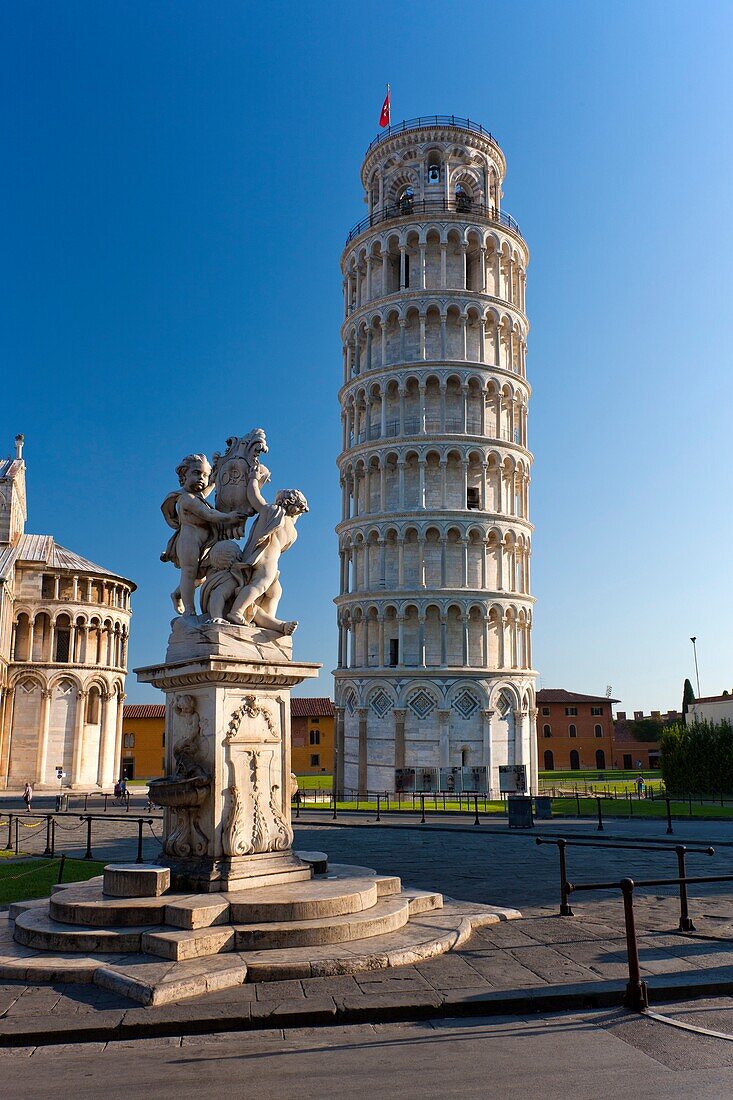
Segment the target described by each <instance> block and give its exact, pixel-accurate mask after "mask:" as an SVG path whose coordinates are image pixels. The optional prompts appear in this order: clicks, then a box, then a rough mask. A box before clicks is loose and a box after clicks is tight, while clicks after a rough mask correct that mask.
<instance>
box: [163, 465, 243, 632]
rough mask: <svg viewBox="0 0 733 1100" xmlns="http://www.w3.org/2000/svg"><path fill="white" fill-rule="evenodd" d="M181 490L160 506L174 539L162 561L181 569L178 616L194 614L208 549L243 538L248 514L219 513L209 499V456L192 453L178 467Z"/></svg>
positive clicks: (176, 593) (174, 595)
mask: <svg viewBox="0 0 733 1100" xmlns="http://www.w3.org/2000/svg"><path fill="white" fill-rule="evenodd" d="M176 473H177V474H178V480H179V482H180V485H181V488H180V489H179V490H177V491H176V492H174V493H169V494H168V496H167V497H166V498H165V500H164V501H163V503H162V504H161V511H162V512H163V515H164V516H165V519H166V523H168V525H169V526H170V527H172V528H173V529H174V531H175V534H174V535H172V536H171V538H170V540H169V542H168V545H167V546H166V548H165V550H164V552H163V553H162V554H161V555H160V560H161V561H172V562H173V564H174V565H176V566H178V568H179V569H180V570H181V580H180V583H179V585H178V587H177V588H176V589H175V591H174V592H172V593H171V599H172V600H173V606H174V607H175V609H176V611H177V612H178V614H179V615H195V614H196V604H195V599H194V597H195V593H196V586H197V585H198V584H200V583H201V581H202V579H203V577H204V576H205V575H206V571H207V556H208V551H209V547H211V546H212V545H213V544H214V543H215V542H217V541H218V540H219V539H221V538H232V537H233V538H241V537H242V531H243V524H244V520H245V518H246V513H245V512H242V511H236V512H218V511H217V510H216V508H212V506H211V505H210V504H209V503H208V501H207V500H206V497H207V496H208V495H209V494H210V493H211V491H212V489H213V488H214V484H213V481H212V480H211V466H210V465H209V462H208V459H207V458H206V455H200V454H191V455H186V457H185V458H184V459H183V460H182V461H181V463H180V464H179V465H178V466H177V467H176Z"/></svg>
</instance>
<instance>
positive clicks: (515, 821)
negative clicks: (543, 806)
mask: <svg viewBox="0 0 733 1100" xmlns="http://www.w3.org/2000/svg"><path fill="white" fill-rule="evenodd" d="M506 806H507V814H508V816H509V828H510V829H532V828H533V827H534V818H533V816H532V799H531V798H526V797H514V798H512V797H509V798H507V800H506Z"/></svg>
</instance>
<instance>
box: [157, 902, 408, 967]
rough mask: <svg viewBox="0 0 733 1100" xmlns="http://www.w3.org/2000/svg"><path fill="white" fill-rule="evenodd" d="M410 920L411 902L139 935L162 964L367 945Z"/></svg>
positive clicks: (162, 930)
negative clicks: (233, 953) (353, 942)
mask: <svg viewBox="0 0 733 1100" xmlns="http://www.w3.org/2000/svg"><path fill="white" fill-rule="evenodd" d="M409 918H410V901H409V899H407V898H403V897H394V898H385V899H384V900H383V901H378V902H377V903H376V904H375V905H373V906H372V907H371V909H366V910H364V911H363V912H360V913H347V914H344V915H341V916H335V917H322V918H319V919H316V920H293V921H273V922H271V923H267V924H265V923H261V924H235V925H223V926H222V927H220V928H204V929H194V930H192V931H187V932H170V931H168V930H166V929H161V930H160V931H157V930H151V931H149V932H146V933H144V934H143V937H142V941H141V944H142V950H143V951H144V952H147V953H148V954H150V955H159V956H160V957H161V958H164V959H175V960H182V959H193V958H200V957H202V956H205V955H213V954H217V953H219V952H221V951H241V952H248V951H252V950H264V949H268V948H275V947H277V948H280V949H283V950H289V949H290V948H293V947H312V946H315V945H322V944H326V943H329V944H330V943H343V942H346V941H348V940H356V939H365V938H368V937H370V936H378V935H382V934H384V933H385V932H393V931H395V929H397V928H401V927H402V926H403V925H404V924H406V923H407V921H408V920H409Z"/></svg>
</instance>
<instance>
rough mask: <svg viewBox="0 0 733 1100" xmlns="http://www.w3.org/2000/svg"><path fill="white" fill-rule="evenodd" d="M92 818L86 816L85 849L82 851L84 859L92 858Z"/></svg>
mask: <svg viewBox="0 0 733 1100" xmlns="http://www.w3.org/2000/svg"><path fill="white" fill-rule="evenodd" d="M92 858H93V856H92V819H91V817H88V818H87V850H86V852H85V853H84V859H92Z"/></svg>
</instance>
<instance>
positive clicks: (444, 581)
mask: <svg viewBox="0 0 733 1100" xmlns="http://www.w3.org/2000/svg"><path fill="white" fill-rule="evenodd" d="M447 546H448V539H447V538H442V539H441V540H440V587H441V588H447V587H448V560H447V556H446V554H447Z"/></svg>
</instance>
